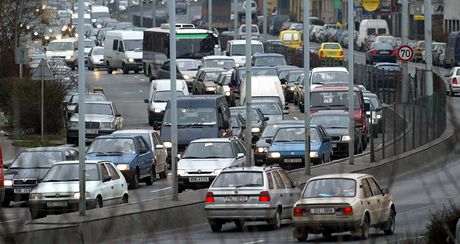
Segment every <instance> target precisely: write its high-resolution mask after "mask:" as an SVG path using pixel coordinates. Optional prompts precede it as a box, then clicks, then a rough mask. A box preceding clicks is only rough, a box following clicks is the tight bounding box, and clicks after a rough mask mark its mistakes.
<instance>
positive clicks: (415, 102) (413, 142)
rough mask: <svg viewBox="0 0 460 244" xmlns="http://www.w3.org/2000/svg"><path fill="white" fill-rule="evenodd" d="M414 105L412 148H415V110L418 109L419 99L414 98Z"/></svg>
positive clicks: (412, 104)
mask: <svg viewBox="0 0 460 244" xmlns="http://www.w3.org/2000/svg"><path fill="white" fill-rule="evenodd" d="M411 106H412V149H414V148H415V129H416V128H415V110H416V109H417V100H413V101H412V103H411Z"/></svg>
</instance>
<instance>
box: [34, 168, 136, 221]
mask: <svg viewBox="0 0 460 244" xmlns="http://www.w3.org/2000/svg"><path fill="white" fill-rule="evenodd" d="M85 178H86V192H85V198H86V208H88V209H89V208H100V207H103V206H107V205H115V204H123V203H128V197H129V196H128V183H126V180H125V177H123V175H122V174H121V172H120V170H119V169H117V167H115V166H114V165H113V163H112V162H110V161H99V160H87V161H86V162H85ZM79 199H80V192H79V161H62V162H58V163H56V164H54V165H53V166H52V167H51V168H50V170H49V171H48V173H47V174H46V176H45V178H44V179H43V181H42V182H41V183H39V184H38V185H37V186H36V187H35V188H34V189H33V190H32V192H31V193H30V198H29V209H30V213H31V215H32V218H33V219H35V218H40V217H44V216H46V215H47V214H48V213H53V214H54V213H66V212H72V211H77V210H78V206H79Z"/></svg>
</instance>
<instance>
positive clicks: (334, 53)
mask: <svg viewBox="0 0 460 244" xmlns="http://www.w3.org/2000/svg"><path fill="white" fill-rule="evenodd" d="M327 54H328V55H337V52H327Z"/></svg>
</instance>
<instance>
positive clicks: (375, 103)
mask: <svg viewBox="0 0 460 244" xmlns="http://www.w3.org/2000/svg"><path fill="white" fill-rule="evenodd" d="M367 98H368V99H369V100H370V101H371V103H372V106H373V107H374V108H380V107H381V105H380V100H379V98H378V97H377V96H368V97H367Z"/></svg>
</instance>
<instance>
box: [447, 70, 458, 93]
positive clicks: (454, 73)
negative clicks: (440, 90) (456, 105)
mask: <svg viewBox="0 0 460 244" xmlns="http://www.w3.org/2000/svg"><path fill="white" fill-rule="evenodd" d="M447 77H448V80H447V82H448V84H447V87H448V90H447V93H448V94H449V95H451V96H454V95H455V93H457V92H460V84H459V81H460V67H453V68H452V70H451V71H450V73H449V75H448V76H447Z"/></svg>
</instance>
